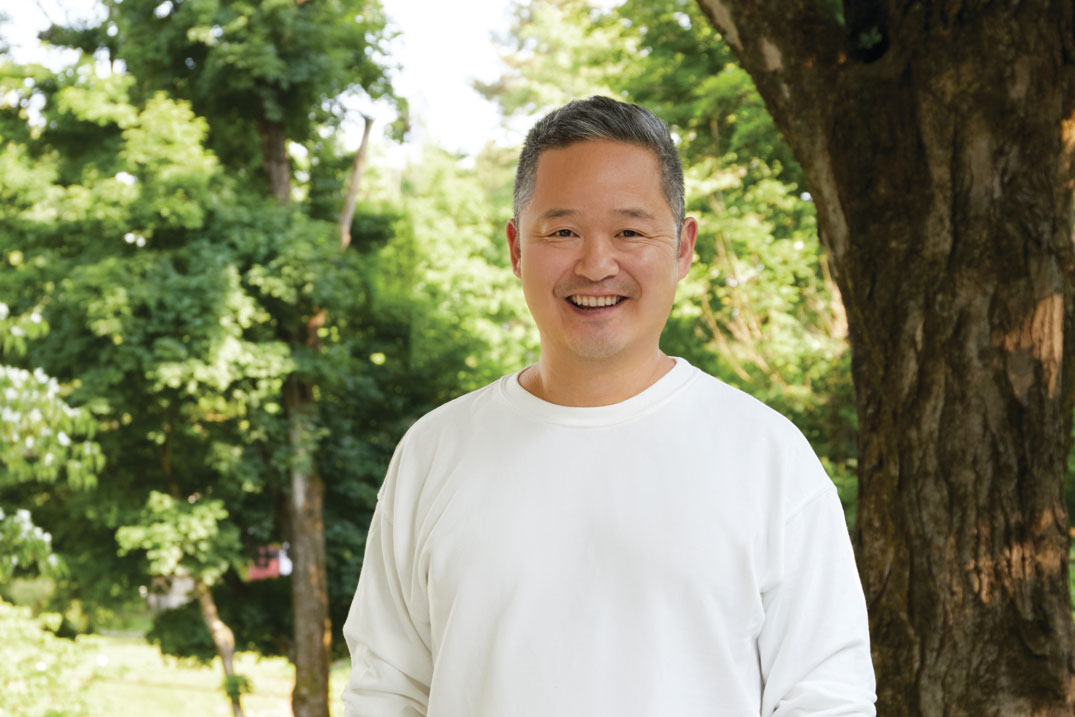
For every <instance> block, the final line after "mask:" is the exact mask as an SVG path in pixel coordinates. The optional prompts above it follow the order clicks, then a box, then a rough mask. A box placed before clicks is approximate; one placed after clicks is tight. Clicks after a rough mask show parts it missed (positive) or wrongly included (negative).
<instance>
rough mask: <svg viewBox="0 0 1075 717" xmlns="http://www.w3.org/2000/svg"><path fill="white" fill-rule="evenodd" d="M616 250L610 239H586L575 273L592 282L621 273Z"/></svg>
mask: <svg viewBox="0 0 1075 717" xmlns="http://www.w3.org/2000/svg"><path fill="white" fill-rule="evenodd" d="M615 249H616V248H615V247H614V246H613V244H612V239H611V238H609V237H586V238H585V239H584V240H583V241H582V254H581V255H580V256H579V260H578V262H577V263H576V264H575V273H576V274H578V275H579V276H584V277H586V278H587V279H589V280H590V281H601V280H602V279H607V278H609V277H612V276H615V275H616V274H618V273H619V271H620V265H619V262H617V260H616V250H615Z"/></svg>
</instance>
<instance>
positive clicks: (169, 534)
mask: <svg viewBox="0 0 1075 717" xmlns="http://www.w3.org/2000/svg"><path fill="white" fill-rule="evenodd" d="M227 517H228V511H227V509H226V508H225V507H224V503H223V501H221V500H217V499H206V498H204V497H202V496H200V495H197V494H192V495H190V496H189V497H188V498H187V499H186V500H181V499H178V498H175V497H173V496H170V495H167V494H165V493H161V492H160V491H151V492H150V493H149V497H148V498H147V499H146V503H145V507H144V508H143V509H142V511H141V513H140V514H139V517H138V519H137V522H136V523H135V524H134V525H128V526H124V527H122V528H120V529H119V530H118V531H116V541H117V542H118V543H119V546H120V550H121V552H126V551H131V550H144V551H145V552H146V557H147V559H148V561H149V569H150V571H151V572H152V573H153V574H154V575H161V576H172V575H189V576H191V577H194V578H195V579H197V580H201V581H204V582H206V583H208V584H210V585H211V584H213V583H214V582H216V581H217V580H218V579H219V578H220V576H221V575H223V574H224V572H225V571H226V570H227V569H228V567H229V566H230V565H232V564H234V563H235V562H236V561H237V560H238V558H239V533H238V529H237V528H236V527H235V525H233V524H231V523H228V522H227V521H226V519H227Z"/></svg>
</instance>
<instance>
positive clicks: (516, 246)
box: [504, 219, 693, 278]
mask: <svg viewBox="0 0 1075 717" xmlns="http://www.w3.org/2000/svg"><path fill="white" fill-rule="evenodd" d="M504 233H505V234H507V235H508V251H509V252H511V269H512V271H514V272H515V276H517V277H519V278H522V272H521V271H520V270H519V261H520V257H521V256H522V246H520V242H519V228H518V227H517V226H515V220H514V219H509V220H508V225H507V226H506V227H504ZM692 246H693V242H692Z"/></svg>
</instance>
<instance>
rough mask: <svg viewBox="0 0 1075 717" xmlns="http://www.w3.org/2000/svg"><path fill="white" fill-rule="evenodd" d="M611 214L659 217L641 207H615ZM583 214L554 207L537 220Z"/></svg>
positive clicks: (628, 216) (644, 217)
mask: <svg viewBox="0 0 1075 717" xmlns="http://www.w3.org/2000/svg"><path fill="white" fill-rule="evenodd" d="M608 213H609V214H613V215H616V216H620V217H627V218H629V219H656V218H657V216H656V215H655V214H654V213H653V212H652V211H650V210H649V209H647V208H645V207H641V206H637V207H634V206H632V207H613V208H611V209H609V210H608ZM580 214H582V212H581V211H580V210H578V209H571V208H568V207H552V208H551V209H547V210H545V211H544V212H542V213H541V214H540V215H538V217H537V219H538V220H541V219H562V218H564V217H568V218H570V217H577V216H579V215H580Z"/></svg>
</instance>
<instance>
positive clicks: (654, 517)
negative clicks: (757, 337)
mask: <svg viewBox="0 0 1075 717" xmlns="http://www.w3.org/2000/svg"><path fill="white" fill-rule="evenodd" d="M343 631H344V636H345V637H346V639H347V644H348V646H349V647H350V650H351V659H352V674H351V679H350V683H349V684H348V686H347V688H346V690H345V692H344V695H343V698H344V702H345V704H346V714H347V715H349V716H350V717H359V716H361V717H397V716H398V717H402V716H404V715H408V716H412V715H428V717H529V716H531V715H532V716H534V717H554V716H555V717H576V716H577V717H583V716H585V717H594V716H597V715H608V716H609V717H613V716H614V717H627V716H632V715H652V716H653V717H658V716H659V717H665V716H668V715H675V716H676V717H692V716H694V715H697V716H698V717H701V716H702V715H705V716H707V717H713V716H715V715H752V716H753V715H759V714H760V715H873V714H874V707H873V702H874V676H873V668H872V665H871V662H870V651H869V636H868V629H867V621H866V607H865V601H864V600H863V595H862V588H861V585H860V583H859V578H858V574H857V572H856V571H855V565H854V557H853V554H852V551H851V544H850V540H849V539H848V535H847V529H846V527H845V525H844V521H843V514H842V511H841V508H840V503H839V500H838V498H837V496H836V492H835V489H834V487H833V485H832V482H831V481H830V480H829V478H828V477H827V476H826V475H825V473H824V471H823V469H822V468H821V465H820V464H819V462H818V460H817V458H816V457H815V456H814V454H813V452H812V451H811V450H810V447H809V445H808V444H807V442H806V440H805V439H804V438H803V436H802V434H801V433H799V431H798V430H797V429H795V428H794V426H792V425H791V423H789V422H788V421H787V420H786V419H784V418H782V417H781V416H779V415H778V414H777V413H775V412H774V411H772V410H770V409H768V408H766V407H765V406H763V405H762V404H761V403H759V402H758V401H756V400H754V399H753V398H751V397H749V396H747V395H746V394H744V393H742V392H740V391H738V390H736V389H733V388H731V387H729V386H727V385H725V384H723V383H721V382H719V381H717V380H716V379H714V378H711V377H709V376H707V375H705V374H704V373H702V372H701V371H699V370H698V369H696V368H694V367H693V366H691V365H690V364H688V363H687V362H686V361H684V360H682V359H677V363H676V366H675V368H673V369H672V370H671V371H670V372H669V373H668V374H666V375H665V376H664V377H663V378H661V379H660V380H659V381H658V382H657V383H655V384H654V385H653V386H651V387H650V388H648V389H647V390H645V391H644V392H642V393H640V394H638V395H637V396H634V397H632V398H630V399H628V400H626V401H624V402H622V403H618V404H615V405H612V406H602V407H597V408H570V407H564V406H557V405H554V404H550V403H547V402H545V401H542V400H540V399H538V398H536V397H535V396H533V395H531V394H529V393H527V392H526V391H525V390H524V389H523V388H522V387H521V386H520V385H519V383H518V374H514V375H511V376H506V377H504V378H502V379H500V380H499V381H497V382H496V383H493V384H491V385H489V386H487V387H485V388H483V389H481V390H479V391H475V392H473V393H470V394H468V395H466V396H463V397H461V398H459V399H456V400H455V401H452V402H451V403H448V404H446V405H444V406H442V407H441V408H439V409H437V410H435V411H433V412H432V413H430V414H428V415H427V416H425V417H424V418H422V419H421V420H420V421H418V422H417V423H416V424H415V425H414V426H413V427H412V428H411V430H410V431H408V433H407V435H406V436H405V437H404V438H403V440H402V441H401V442H400V444H399V446H398V447H397V449H396V453H395V456H394V457H393V459H392V462H391V465H390V466H389V469H388V476H387V477H386V479H385V482H384V486H383V487H382V489H381V492H380V495H379V500H378V503H377V508H376V511H375V513H374V517H373V524H372V526H371V527H370V533H369V539H368V541H367V544H366V554H365V562H364V564H363V567H362V574H361V578H360V580H359V583H358V590H357V592H356V595H355V599H354V603H353V604H352V606H351V611H350V615H349V617H348V619H347V622H346V624H345V625H344V628H343Z"/></svg>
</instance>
